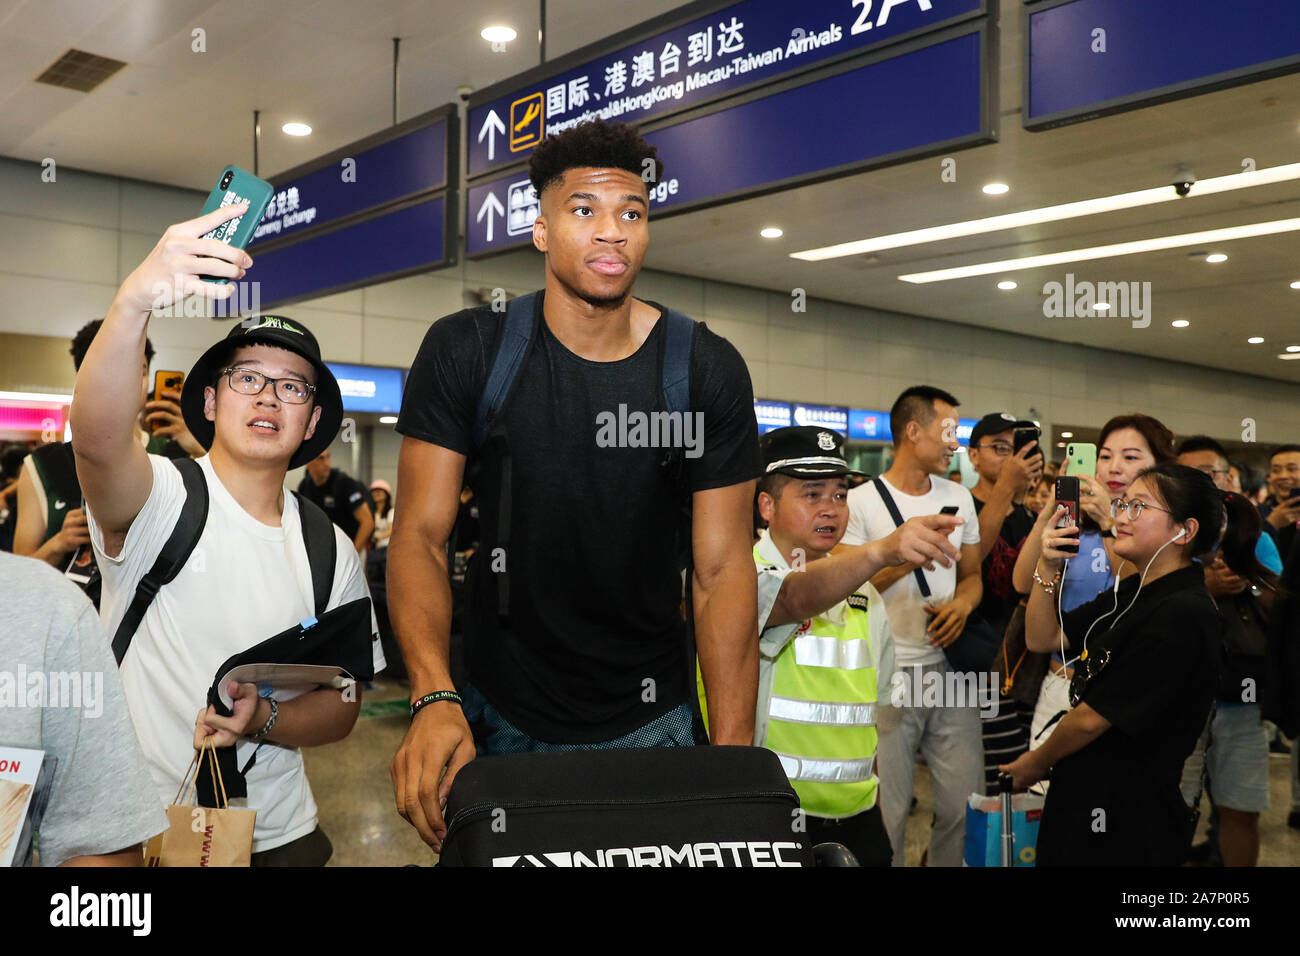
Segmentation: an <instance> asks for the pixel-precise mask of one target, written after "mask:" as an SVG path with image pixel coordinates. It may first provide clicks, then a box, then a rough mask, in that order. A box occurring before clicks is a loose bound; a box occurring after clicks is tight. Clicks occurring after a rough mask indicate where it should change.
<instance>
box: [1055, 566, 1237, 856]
mask: <svg viewBox="0 0 1300 956" xmlns="http://www.w3.org/2000/svg"><path fill="white" fill-rule="evenodd" d="M1137 584H1138V575H1131V576H1130V577H1129V578H1128V579H1126V580H1125V581H1124V582H1123V583H1122V584H1121V585H1120V588H1119V602H1118V608H1119V609H1118V610H1117V611H1116V612H1115V613H1114V614H1111V615H1110V616H1109V617H1107V618H1105V620H1102V621H1100V622H1099V623H1098V624H1097V626H1096V627H1094V628H1093V629H1092V634H1091V636H1090V637H1089V638H1088V642H1087V654H1088V656H1087V657H1086V658H1085V659H1084V660H1081V661H1079V662H1077V663H1076V664H1075V679H1074V684H1073V687H1072V690H1073V691H1076V692H1078V693H1079V694H1080V697H1079V699H1080V701H1081V702H1084V703H1087V704H1088V705H1089V706H1090V707H1092V709H1093V710H1095V711H1097V713H1099V714H1100V715H1101V716H1102V717H1104V718H1106V720H1108V721H1110V724H1111V726H1110V728H1109V729H1108V730H1106V732H1105V733H1103V734H1102V735H1101V736H1100V737H1098V738H1097V739H1096V740H1094V741H1092V742H1091V743H1090V744H1088V745H1087V746H1085V747H1083V748H1082V749H1081V750H1079V751H1077V752H1075V753H1073V754H1070V755H1069V756H1068V757H1064V758H1062V759H1061V760H1060V761H1059V762H1058V763H1057V764H1056V766H1055V767H1054V768H1053V769H1052V775H1051V782H1052V783H1051V787H1050V788H1049V790H1048V793H1047V802H1046V805H1045V806H1044V808H1043V818H1042V823H1041V825H1040V828H1039V832H1038V857H1037V863H1038V865H1039V866H1180V865H1181V864H1182V862H1183V859H1184V857H1185V855H1186V851H1187V847H1188V846H1189V845H1190V843H1191V837H1192V823H1193V817H1192V815H1191V811H1190V810H1189V809H1188V808H1187V805H1186V804H1185V803H1184V802H1183V798H1182V794H1181V793H1180V791H1179V786H1178V784H1179V780H1180V778H1181V776H1182V769H1183V762H1184V761H1185V760H1186V759H1187V757H1188V755H1190V754H1191V752H1192V750H1193V749H1194V747H1195V746H1196V740H1197V738H1198V737H1199V736H1200V734H1201V732H1202V731H1203V730H1204V729H1205V722H1206V720H1207V719H1208V717H1209V714H1210V708H1211V706H1212V705H1213V702H1214V695H1215V689H1216V685H1217V681H1218V674H1219V669H1220V666H1221V663H1222V655H1223V642H1222V624H1221V619H1220V617H1219V614H1218V611H1217V609H1216V607H1215V605H1214V601H1213V600H1212V599H1211V597H1210V595H1209V592H1207V591H1206V590H1205V578H1204V572H1203V571H1202V569H1201V565H1199V564H1192V565H1191V566H1190V567H1187V568H1182V569H1180V570H1178V571H1174V572H1171V573H1170V574H1166V575H1165V576H1164V577H1161V578H1158V579H1156V580H1155V581H1152V582H1149V583H1148V584H1147V585H1146V586H1145V587H1143V588H1142V591H1141V593H1140V595H1139V596H1138V599H1137V602H1136V603H1134V604H1133V607H1132V609H1131V610H1129V611H1128V612H1127V613H1123V612H1124V609H1125V608H1126V607H1128V605H1129V603H1130V602H1131V601H1132V600H1133V595H1134V593H1135V592H1136V591H1137ZM1113 606H1115V595H1114V594H1113V592H1111V591H1105V592H1103V593H1102V594H1101V595H1100V596H1098V597H1097V598H1096V599H1094V600H1092V601H1090V602H1088V603H1087V604H1084V605H1081V606H1080V607H1078V608H1076V609H1075V610H1073V611H1071V612H1070V613H1068V614H1066V615H1065V616H1064V621H1065V636H1066V639H1067V640H1068V641H1069V643H1070V648H1071V651H1072V653H1075V654H1077V653H1079V652H1080V651H1082V650H1083V649H1084V645H1083V639H1084V634H1085V633H1086V632H1087V630H1088V627H1089V626H1090V625H1091V624H1092V623H1093V622H1094V621H1097V620H1098V618H1100V617H1101V616H1102V615H1105V614H1106V613H1107V612H1109V611H1110V610H1111V608H1112V607H1113ZM1121 614H1122V615H1123V616H1122V617H1121ZM1116 618H1119V621H1118V624H1117V625H1116V626H1114V627H1113V628H1112V627H1111V625H1112V623H1113V622H1114V621H1115V619H1116Z"/></svg>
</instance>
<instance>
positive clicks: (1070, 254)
mask: <svg viewBox="0 0 1300 956" xmlns="http://www.w3.org/2000/svg"><path fill="white" fill-rule="evenodd" d="M1298 165H1300V164H1298ZM1237 175H1239V176H1240V175H1241V174H1240V173H1238V174H1237ZM1284 232H1300V219H1275V220H1272V221H1271V222H1251V223H1246V224H1245V225H1243V226H1227V227H1225V228H1223V229H1209V230H1206V231H1205V232H1184V233H1180V234H1178V235H1175V236H1153V237H1152V238H1150V239H1138V240H1136V241H1134V242H1117V243H1114V244H1113V245H1109V246H1090V247H1088V248H1086V249H1069V250H1066V251H1065V252H1053V253H1049V254H1047V255H1041V256H1025V257H1024V258H1021V259H1001V260H999V261H997V262H979V263H976V264H975V265H969V266H957V267H955V268H951V269H935V270H934V271H932V272H912V273H909V274H907V275H901V276H899V277H898V278H900V279H902V280H903V281H904V282H912V283H916V284H921V283H926V282H946V281H948V280H950V279H969V278H972V277H973V276H986V275H992V274H994V273H997V272H1015V271H1018V270H1021V269H1039V268H1042V267H1043V266H1056V265H1061V264H1063V263H1066V262H1089V261H1091V260H1093V259H1114V258H1118V257H1119V256H1134V255H1139V254H1141V253H1144V252H1159V251H1160V250H1162V249H1180V248H1183V247H1185V246H1199V245H1204V244H1206V243H1209V242H1230V241H1232V240H1234V239H1254V238H1257V237H1259V236H1275V235H1278V234H1279V233H1284ZM795 258H797V259H803V258H809V259H814V258H831V257H829V256H819V257H811V256H803V255H800V254H796V255H795Z"/></svg>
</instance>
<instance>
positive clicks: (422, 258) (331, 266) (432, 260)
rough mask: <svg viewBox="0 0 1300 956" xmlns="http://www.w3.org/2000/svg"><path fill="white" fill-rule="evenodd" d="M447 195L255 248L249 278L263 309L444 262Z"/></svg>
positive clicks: (356, 286)
mask: <svg viewBox="0 0 1300 956" xmlns="http://www.w3.org/2000/svg"><path fill="white" fill-rule="evenodd" d="M447 206H448V202H447V197H446V196H445V195H438V196H435V197H434V198H432V199H425V200H421V201H417V202H415V203H414V204H411V205H404V206H402V207H400V208H398V209H396V210H394V211H392V212H387V213H382V214H380V215H378V216H375V217H373V218H370V219H365V220H362V221H360V222H355V223H352V224H351V225H347V226H340V227H339V228H337V229H334V230H332V231H330V232H326V233H323V234H316V235H313V236H312V237H311V238H310V239H305V240H304V241H302V242H298V243H292V244H289V245H284V246H280V247H278V248H275V249H271V250H267V251H259V250H256V249H253V250H251V251H250V255H252V257H253V268H252V269H251V270H249V273H248V278H249V279H250V280H256V281H257V282H259V283H260V285H259V286H258V287H257V288H258V291H259V295H260V303H259V308H260V309H262V310H265V309H269V308H272V307H274V306H279V305H284V304H285V303H289V302H298V301H301V300H302V299H310V298H315V297H317V296H322V295H332V294H334V293H336V292H343V291H345V290H347V289H355V288H358V287H359V286H363V285H371V284H373V283H376V282H387V281H388V280H390V279H397V278H400V277H402V276H405V275H412V274H413V273H416V272H423V271H426V270H428V269H433V268H435V267H437V266H439V265H442V264H444V263H445V262H446V259H447V236H448V235H449V234H450V235H453V236H454V235H455V232H454V231H453V232H451V233H448V231H447V222H448V218H447V217H448V211H447Z"/></svg>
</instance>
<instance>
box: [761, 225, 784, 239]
mask: <svg viewBox="0 0 1300 956" xmlns="http://www.w3.org/2000/svg"><path fill="white" fill-rule="evenodd" d="M758 234H759V235H760V236H762V237H763V238H764V239H780V238H781V237H782V236H784V235H785V231H784V230H782V229H778V228H777V227H776V226H768V227H767V228H766V229H761V230H759V233H758Z"/></svg>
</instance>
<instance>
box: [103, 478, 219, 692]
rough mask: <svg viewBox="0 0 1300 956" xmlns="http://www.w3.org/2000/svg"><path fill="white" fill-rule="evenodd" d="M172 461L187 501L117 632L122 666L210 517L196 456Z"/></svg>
mask: <svg viewBox="0 0 1300 956" xmlns="http://www.w3.org/2000/svg"><path fill="white" fill-rule="evenodd" d="M172 464H173V465H175V466H176V470H177V471H179V472H180V473H181V480H182V481H183V482H184V483H185V502H184V504H182V505H181V513H180V516H179V517H178V518H177V519H176V524H175V526H174V527H173V528H172V533H171V536H170V537H168V539H167V541H166V542H165V543H164V544H163V546H162V550H161V551H160V552H158V558H157V560H156V561H154V563H153V567H152V568H150V569H149V571H148V573H147V574H145V576H144V577H142V578H141V579H140V583H139V584H137V585H136V588H135V596H134V597H132V598H131V603H130V604H129V605H127V608H126V613H125V614H124V615H123V616H122V621H121V623H120V624H118V626H117V631H116V632H115V633H114V634H113V657H114V658H116V659H117V664H118V666H119V667H120V666H121V665H122V661H123V660H124V659H125V658H126V652H127V649H128V648H129V647H130V646H131V639H132V638H133V637H135V632H136V630H137V629H138V628H139V627H140V622H141V621H142V620H144V613H145V611H147V610H148V609H149V605H150V604H152V603H153V599H154V598H155V597H157V596H158V591H159V590H160V589H161V588H162V586H163V585H164V584H167V583H168V582H169V581H171V580H172V579H173V578H175V577H176V575H177V574H179V573H180V570H181V568H183V567H184V566H185V562H186V561H188V560H189V557H190V554H191V553H192V552H193V551H194V546H195V545H196V544H198V543H199V538H200V536H202V534H203V526H204V525H205V524H206V523H207V520H208V483H207V481H206V480H205V479H204V477H203V469H202V468H200V467H199V463H198V462H196V461H195V460H194V459H192V458H176V459H173V460H172Z"/></svg>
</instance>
